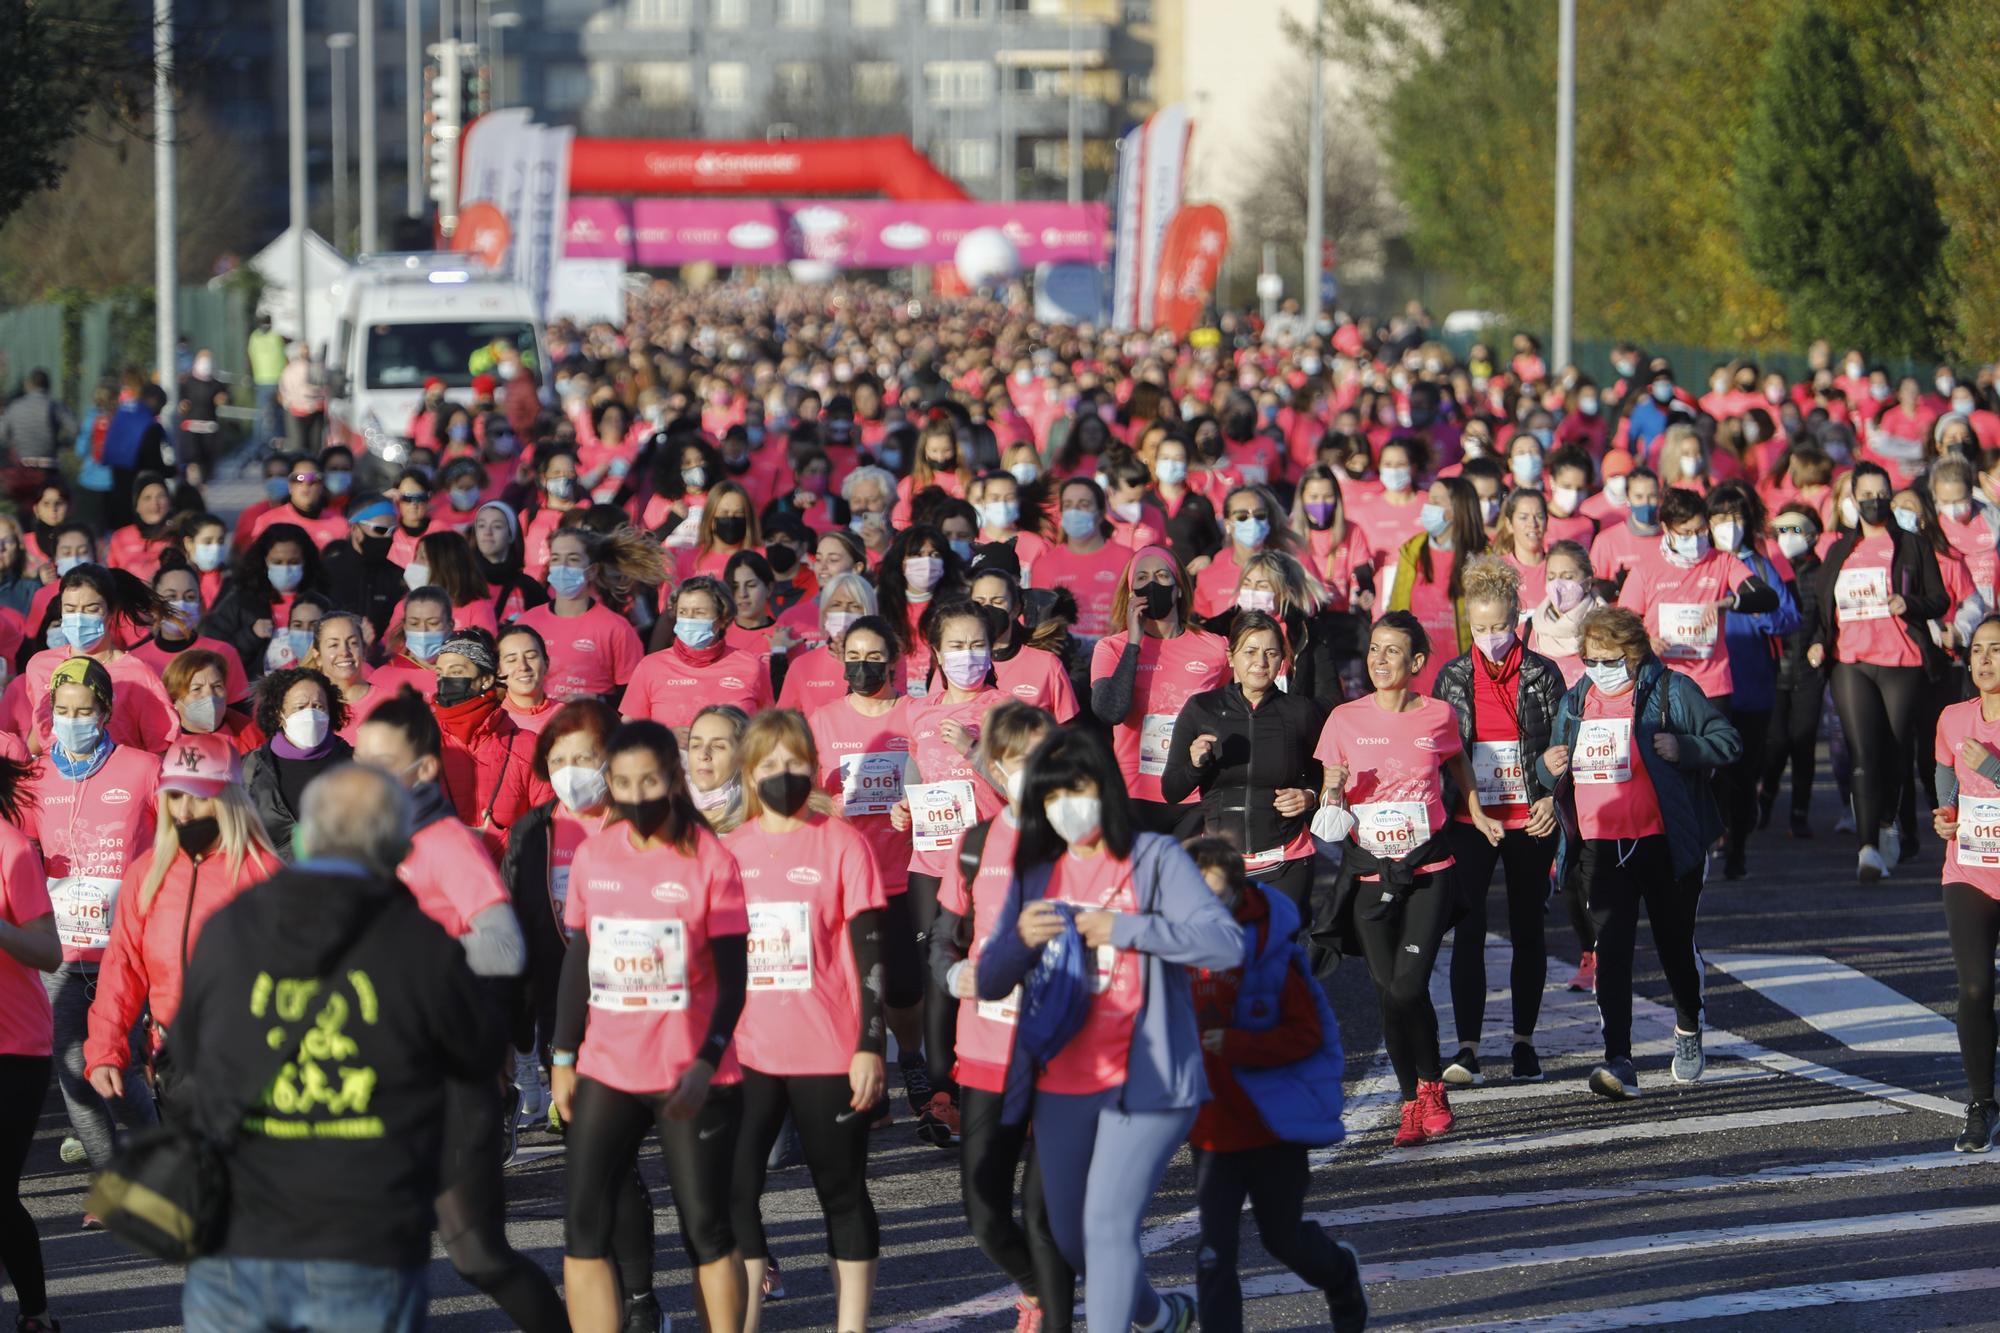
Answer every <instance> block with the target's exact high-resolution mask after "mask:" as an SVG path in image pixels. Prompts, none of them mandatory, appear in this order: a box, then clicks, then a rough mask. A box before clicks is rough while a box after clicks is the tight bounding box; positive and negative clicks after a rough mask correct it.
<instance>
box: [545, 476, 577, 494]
mask: <svg viewBox="0 0 2000 1333" xmlns="http://www.w3.org/2000/svg"><path fill="white" fill-rule="evenodd" d="M542 489H543V490H546V491H547V492H548V493H549V498H550V499H551V500H567V499H569V496H570V492H571V491H573V490H575V489H576V478H575V477H550V478H548V479H547V480H546V481H544V482H543V483H542Z"/></svg>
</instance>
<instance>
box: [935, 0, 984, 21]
mask: <svg viewBox="0 0 2000 1333" xmlns="http://www.w3.org/2000/svg"><path fill="white" fill-rule="evenodd" d="M993 5H994V0H924V10H925V13H926V14H927V15H928V16H929V18H930V21H931V22H933V23H983V22H985V21H986V20H987V19H989V18H992V17H993Z"/></svg>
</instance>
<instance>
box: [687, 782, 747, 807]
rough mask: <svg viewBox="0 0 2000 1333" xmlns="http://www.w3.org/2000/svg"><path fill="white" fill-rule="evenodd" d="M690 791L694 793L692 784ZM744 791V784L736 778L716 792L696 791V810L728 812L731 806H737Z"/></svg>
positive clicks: (718, 788)
mask: <svg viewBox="0 0 2000 1333" xmlns="http://www.w3.org/2000/svg"><path fill="white" fill-rule="evenodd" d="M689 790H690V791H694V788H693V786H692V784H690V786H689ZM742 790H743V783H742V782H741V781H740V780H738V779H736V778H731V779H729V781H727V782H725V783H723V784H722V785H721V786H720V787H717V788H716V789H715V790H714V791H694V806H695V809H697V810H701V811H704V812H705V811H709V810H727V809H728V808H729V807H730V806H731V805H733V804H735V802H736V798H737V796H738V795H739V794H740V793H741V792H742Z"/></svg>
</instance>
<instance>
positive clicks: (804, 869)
mask: <svg viewBox="0 0 2000 1333" xmlns="http://www.w3.org/2000/svg"><path fill="white" fill-rule="evenodd" d="M785 878H786V879H788V880H790V881H791V882H792V883H794V884H817V883H819V882H820V880H821V878H823V877H822V876H821V875H820V873H819V871H817V870H815V869H813V868H812V867H811V866H793V867H792V868H791V869H790V870H787V871H786V872H785Z"/></svg>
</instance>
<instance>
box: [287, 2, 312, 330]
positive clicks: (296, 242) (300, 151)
mask: <svg viewBox="0 0 2000 1333" xmlns="http://www.w3.org/2000/svg"><path fill="white" fill-rule="evenodd" d="M285 73H286V75H287V77H288V78H289V79H290V81H291V87H290V88H289V89H287V97H286V101H287V103H288V105H287V108H286V109H287V112H288V113H289V115H290V118H291V126H290V130H291V164H290V166H291V178H292V180H291V184H292V296H293V298H294V299H295V300H297V301H298V303H299V341H300V342H302V343H304V344H305V345H306V349H307V354H308V355H310V354H311V349H312V338H311V336H310V329H309V327H308V325H307V323H306V232H307V231H308V230H309V229H310V228H311V225H312V223H311V221H310V219H308V218H307V216H306V0H285Z"/></svg>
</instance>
